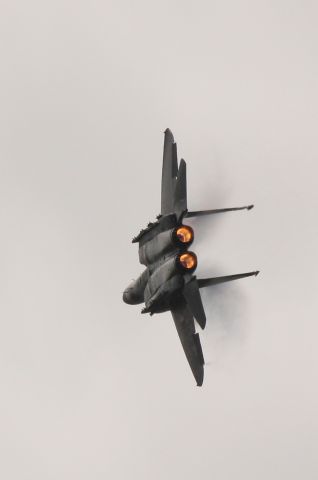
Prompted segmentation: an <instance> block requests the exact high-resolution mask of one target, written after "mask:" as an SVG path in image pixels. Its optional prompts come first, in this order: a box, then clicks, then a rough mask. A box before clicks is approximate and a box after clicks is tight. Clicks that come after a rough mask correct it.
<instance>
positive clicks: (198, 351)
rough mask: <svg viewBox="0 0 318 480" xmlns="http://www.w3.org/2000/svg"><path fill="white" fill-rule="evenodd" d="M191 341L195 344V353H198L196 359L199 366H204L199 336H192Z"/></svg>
mask: <svg viewBox="0 0 318 480" xmlns="http://www.w3.org/2000/svg"><path fill="white" fill-rule="evenodd" d="M193 340H194V343H195V345H196V348H197V353H198V357H199V359H200V362H201V365H204V363H205V362H204V357H203V352H202V346H201V342H200V336H199V334H198V333H194V334H193ZM199 386H200V385H199Z"/></svg>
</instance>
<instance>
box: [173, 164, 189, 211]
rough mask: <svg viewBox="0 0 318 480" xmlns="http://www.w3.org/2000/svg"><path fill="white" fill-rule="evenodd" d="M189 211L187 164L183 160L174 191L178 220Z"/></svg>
mask: <svg viewBox="0 0 318 480" xmlns="http://www.w3.org/2000/svg"><path fill="white" fill-rule="evenodd" d="M186 210H187V164H186V162H185V161H184V160H183V159H181V161H180V165H179V170H178V175H177V180H176V186H175V190H174V212H175V214H176V215H177V218H180V216H181V215H182V214H183V213H184V212H185V211H186Z"/></svg>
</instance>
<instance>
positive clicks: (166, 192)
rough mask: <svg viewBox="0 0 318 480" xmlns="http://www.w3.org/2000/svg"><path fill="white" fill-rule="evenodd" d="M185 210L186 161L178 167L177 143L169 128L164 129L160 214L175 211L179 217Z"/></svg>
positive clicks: (181, 162) (182, 161)
mask: <svg viewBox="0 0 318 480" xmlns="http://www.w3.org/2000/svg"><path fill="white" fill-rule="evenodd" d="M186 210H187V175H186V162H185V161H184V160H183V159H182V160H181V161H180V165H179V167H178V156H177V145H176V143H175V142H174V138H173V135H172V133H171V131H170V130H169V128H167V130H166V131H165V140H164V147H163V162H162V179H161V214H162V215H167V214H170V213H175V214H176V215H177V217H178V218H179V217H180V216H181V214H182V213H184V212H185V211H186Z"/></svg>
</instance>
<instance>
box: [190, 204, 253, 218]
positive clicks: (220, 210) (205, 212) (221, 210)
mask: <svg viewBox="0 0 318 480" xmlns="http://www.w3.org/2000/svg"><path fill="white" fill-rule="evenodd" d="M253 207H254V205H247V206H246V207H233V208H218V209H216V210H198V211H196V212H187V213H186V215H185V216H186V217H201V216H202V215H213V214H214V213H224V212H234V211H236V210H251V209H252V208H253Z"/></svg>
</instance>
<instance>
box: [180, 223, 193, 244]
mask: <svg viewBox="0 0 318 480" xmlns="http://www.w3.org/2000/svg"><path fill="white" fill-rule="evenodd" d="M176 234H177V237H178V240H179V241H180V242H181V243H190V242H192V240H193V237H194V235H193V230H192V228H191V227H189V226H188V225H181V227H179V228H178V229H177V231H176Z"/></svg>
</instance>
